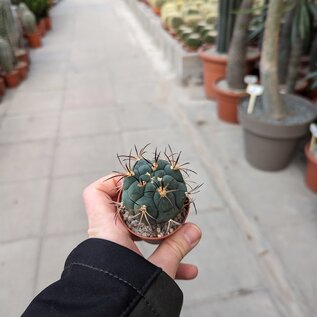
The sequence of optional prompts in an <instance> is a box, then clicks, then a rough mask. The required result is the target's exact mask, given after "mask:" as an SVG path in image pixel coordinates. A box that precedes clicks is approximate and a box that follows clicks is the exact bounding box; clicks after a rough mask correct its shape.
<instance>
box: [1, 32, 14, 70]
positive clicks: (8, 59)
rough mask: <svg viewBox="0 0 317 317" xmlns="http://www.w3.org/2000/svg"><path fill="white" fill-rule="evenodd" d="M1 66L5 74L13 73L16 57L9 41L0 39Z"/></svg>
mask: <svg viewBox="0 0 317 317" xmlns="http://www.w3.org/2000/svg"><path fill="white" fill-rule="evenodd" d="M0 65H1V68H2V70H3V71H4V72H5V73H11V72H12V71H13V70H14V57H13V54H12V50H11V47H10V45H9V43H8V41H7V40H5V39H4V38H1V37H0Z"/></svg>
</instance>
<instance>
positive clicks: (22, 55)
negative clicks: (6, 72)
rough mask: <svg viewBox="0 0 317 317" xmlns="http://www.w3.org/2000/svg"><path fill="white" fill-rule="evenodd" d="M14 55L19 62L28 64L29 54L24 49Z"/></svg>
mask: <svg viewBox="0 0 317 317" xmlns="http://www.w3.org/2000/svg"><path fill="white" fill-rule="evenodd" d="M15 55H16V57H17V59H18V61H19V62H25V63H27V64H29V63H30V56H29V52H28V51H27V50H26V49H19V50H18V51H17V52H16V53H15Z"/></svg>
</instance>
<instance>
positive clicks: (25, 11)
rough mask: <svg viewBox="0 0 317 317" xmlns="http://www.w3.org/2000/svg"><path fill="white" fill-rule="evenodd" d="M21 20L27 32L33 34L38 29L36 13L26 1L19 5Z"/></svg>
mask: <svg viewBox="0 0 317 317" xmlns="http://www.w3.org/2000/svg"><path fill="white" fill-rule="evenodd" d="M19 15H20V20H21V23H22V26H23V29H24V32H25V33H26V34H33V33H35V32H36V31H37V28H36V18H35V15H34V13H33V12H32V11H31V10H29V8H28V7H27V6H26V4H25V3H20V5H19Z"/></svg>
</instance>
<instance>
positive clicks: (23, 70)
mask: <svg viewBox="0 0 317 317" xmlns="http://www.w3.org/2000/svg"><path fill="white" fill-rule="evenodd" d="M17 70H18V72H19V75H20V80H21V81H22V80H24V79H25V78H26V77H27V76H28V64H27V63H26V62H19V64H18V66H17Z"/></svg>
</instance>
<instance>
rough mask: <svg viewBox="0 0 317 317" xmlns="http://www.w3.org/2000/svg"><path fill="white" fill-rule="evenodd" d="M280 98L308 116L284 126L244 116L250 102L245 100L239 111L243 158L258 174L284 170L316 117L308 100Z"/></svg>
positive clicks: (281, 123)
mask: <svg viewBox="0 0 317 317" xmlns="http://www.w3.org/2000/svg"><path fill="white" fill-rule="evenodd" d="M282 96H283V98H284V100H285V102H286V103H288V102H292V103H293V104H294V103H296V106H297V107H299V108H300V109H302V111H301V113H305V112H307V114H308V113H309V114H310V115H307V116H306V117H305V119H303V118H301V120H299V121H298V122H297V121H294V122H292V123H286V124H285V123H284V122H283V121H277V120H274V121H272V120H268V119H267V117H266V116H265V114H263V115H262V116H261V115H259V114H258V115H253V114H251V115H250V114H247V112H246V109H247V104H248V101H249V98H245V99H244V100H243V101H242V102H241V104H240V107H239V121H240V123H241V125H242V126H243V135H244V147H245V156H246V159H247V161H248V162H249V163H250V164H251V165H252V166H253V167H256V168H258V169H260V170H264V171H278V170H281V169H283V168H285V167H286V166H287V165H288V164H289V163H290V162H291V160H292V158H293V154H294V153H295V151H296V147H297V145H298V143H299V141H300V140H301V138H303V137H304V136H305V135H306V134H307V133H308V129H309V124H310V123H311V122H312V121H313V120H314V119H315V118H316V117H317V109H315V107H314V105H313V104H312V103H311V102H309V101H308V100H306V99H304V98H302V97H299V96H296V95H282ZM260 98H261V97H258V98H257V99H260ZM308 110H309V111H308Z"/></svg>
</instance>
